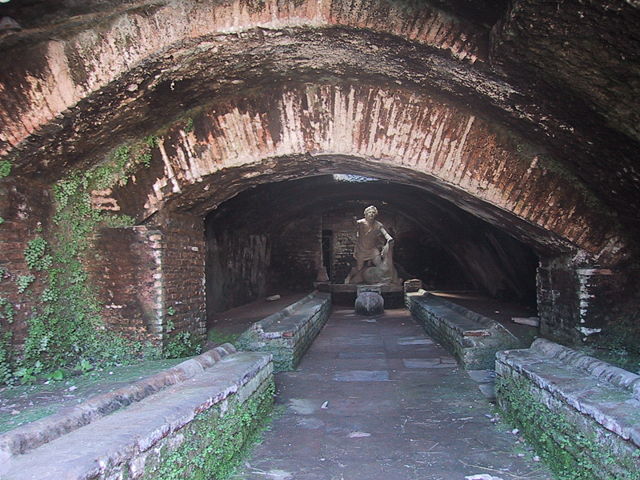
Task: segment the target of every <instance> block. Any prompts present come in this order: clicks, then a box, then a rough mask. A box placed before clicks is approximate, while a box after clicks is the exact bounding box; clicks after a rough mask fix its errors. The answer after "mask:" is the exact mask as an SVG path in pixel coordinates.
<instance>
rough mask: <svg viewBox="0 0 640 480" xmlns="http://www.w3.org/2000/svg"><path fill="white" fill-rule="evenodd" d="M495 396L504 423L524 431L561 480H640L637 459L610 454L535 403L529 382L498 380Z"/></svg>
mask: <svg viewBox="0 0 640 480" xmlns="http://www.w3.org/2000/svg"><path fill="white" fill-rule="evenodd" d="M496 394H497V397H498V400H499V404H500V406H501V408H502V409H503V413H504V415H505V419H506V420H507V421H508V422H509V423H511V424H512V425H514V426H517V427H518V428H519V429H520V430H521V431H522V433H523V435H524V436H525V438H526V439H527V441H528V442H529V443H530V444H532V445H533V447H534V448H535V450H536V452H537V454H538V455H539V456H540V457H541V458H542V459H543V460H544V461H545V463H547V465H548V466H549V468H550V469H551V470H552V471H553V472H554V473H555V474H556V476H557V478H558V479H559V480H595V479H598V480H640V472H639V471H638V458H637V457H634V456H633V455H626V456H621V455H619V454H616V453H614V452H612V451H607V449H606V446H605V445H604V444H602V443H599V442H598V441H597V439H596V438H595V435H587V434H585V433H583V432H581V431H580V430H578V429H577V428H576V426H574V425H572V424H571V423H570V422H568V421H567V419H566V418H565V417H564V416H563V415H561V414H559V413H557V412H554V411H552V410H551V409H549V407H547V406H546V405H544V404H542V403H541V402H539V401H538V400H536V399H535V398H534V397H533V395H532V394H531V393H530V391H529V387H528V384H527V382H526V381H524V380H515V379H512V378H504V377H499V378H498V381H497V382H496ZM614 465H615V466H616V473H615V474H614V473H611V470H612V469H611V468H610V467H611V466H614Z"/></svg>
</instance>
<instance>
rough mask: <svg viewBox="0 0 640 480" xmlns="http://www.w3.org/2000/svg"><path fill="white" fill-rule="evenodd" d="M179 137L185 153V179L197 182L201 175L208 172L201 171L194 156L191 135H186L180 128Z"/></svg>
mask: <svg viewBox="0 0 640 480" xmlns="http://www.w3.org/2000/svg"><path fill="white" fill-rule="evenodd" d="M180 138H182V146H183V149H184V153H185V154H186V159H185V163H186V164H187V166H188V167H187V169H188V175H187V179H189V180H191V181H192V182H199V181H200V180H201V179H202V176H203V175H205V174H206V173H208V172H202V170H201V168H200V162H199V161H198V157H197V156H196V154H195V152H194V151H193V148H192V146H191V138H193V137H192V136H191V135H187V133H186V132H185V131H184V130H180Z"/></svg>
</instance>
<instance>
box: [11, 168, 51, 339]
mask: <svg viewBox="0 0 640 480" xmlns="http://www.w3.org/2000/svg"><path fill="white" fill-rule="evenodd" d="M51 212H52V208H51V200H50V197H49V192H48V189H47V188H46V187H45V186H43V185H40V184H37V183H34V182H29V181H26V180H24V179H20V181H15V180H12V179H11V177H9V178H6V179H3V180H2V181H0V217H2V218H3V220H4V221H3V223H2V224H0V268H2V270H3V271H4V273H3V275H2V276H1V278H0V299H5V300H6V301H8V302H9V303H10V304H11V305H13V308H14V309H15V317H14V320H13V322H9V321H8V319H7V318H2V315H0V331H2V332H8V331H10V332H12V334H13V338H12V343H13V344H14V345H15V346H16V347H17V348H21V347H22V344H23V343H24V338H25V336H26V333H27V324H26V320H27V318H28V317H29V315H30V313H31V309H32V307H33V305H34V300H35V299H37V298H39V297H40V294H41V293H42V290H43V288H44V285H43V284H42V282H41V278H40V277H41V274H38V273H37V272H31V271H29V269H28V268H27V264H26V263H25V258H24V251H25V248H26V247H27V243H28V242H29V241H30V240H32V239H34V238H36V237H37V236H38V235H40V231H44V232H46V230H47V227H48V224H49V221H50V218H51ZM30 274H33V275H35V276H36V280H35V282H34V283H32V284H31V285H30V286H29V288H28V289H27V290H26V291H25V292H24V293H18V287H17V285H16V280H17V279H18V277H19V276H21V275H30ZM0 309H3V307H0ZM0 311H1V310H0Z"/></svg>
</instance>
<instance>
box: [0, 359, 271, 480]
mask: <svg viewBox="0 0 640 480" xmlns="http://www.w3.org/2000/svg"><path fill="white" fill-rule="evenodd" d="M273 393H274V385H273V365H272V362H271V356H270V355H266V354H262V353H253V352H240V353H235V354H230V355H227V356H225V358H223V359H221V360H220V361H217V362H216V363H215V364H214V365H213V366H212V367H211V368H207V369H206V370H204V371H202V372H201V373H200V374H197V375H195V376H193V377H191V378H189V379H186V380H184V381H183V382H181V383H176V384H174V385H171V386H169V387H167V388H165V389H163V390H162V391H160V392H157V393H156V394H154V395H151V396H148V397H147V398H144V399H143V400H141V401H139V402H135V403H133V404H131V405H130V406H129V407H128V408H124V409H121V410H119V411H117V412H115V413H112V414H111V415H108V416H104V417H102V418H99V419H97V420H95V421H93V422H91V423H90V424H88V425H85V426H84V427H82V428H79V429H76V430H74V431H72V432H70V433H68V434H66V435H64V436H63V437H60V438H57V439H55V440H52V441H50V442H48V443H47V444H45V445H42V446H40V447H39V448H36V449H33V450H31V451H30V452H28V453H27V454H25V455H16V456H13V457H11V458H9V459H7V460H6V461H4V462H2V463H1V464H0V478H2V479H3V480H26V479H43V478H60V479H62V478H64V479H68V480H96V479H105V480H106V479H115V478H127V479H130V480H134V479H156V478H169V475H171V478H181V479H184V480H189V479H195V478H218V476H219V475H220V474H222V473H224V472H228V470H229V468H230V465H231V464H232V463H233V462H235V461H237V456H238V453H239V452H241V451H242V450H243V449H244V448H245V447H246V445H247V443H248V440H249V438H250V437H251V435H252V434H253V432H255V430H256V428H257V426H258V425H259V424H260V423H261V422H262V420H263V419H264V418H265V416H266V414H267V413H268V411H269V409H270V408H271V405H272V403H273Z"/></svg>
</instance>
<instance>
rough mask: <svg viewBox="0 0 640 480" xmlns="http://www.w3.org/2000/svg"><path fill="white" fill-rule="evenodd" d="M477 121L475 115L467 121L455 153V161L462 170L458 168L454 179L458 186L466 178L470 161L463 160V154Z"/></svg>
mask: <svg viewBox="0 0 640 480" xmlns="http://www.w3.org/2000/svg"><path fill="white" fill-rule="evenodd" d="M475 119H476V117H475V116H473V115H470V116H469V119H468V120H467V125H466V126H465V129H464V133H463V134H462V138H460V140H459V141H458V148H457V149H456V151H455V155H454V158H455V161H456V162H457V164H458V165H460V168H458V170H457V171H456V172H455V174H454V175H453V179H454V181H455V183H457V184H460V183H462V179H463V178H464V172H465V171H466V164H467V161H468V160H464V159H463V158H462V154H463V152H464V147H465V145H466V143H467V137H468V135H469V132H470V131H471V127H472V126H473V122H474V121H475Z"/></svg>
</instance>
